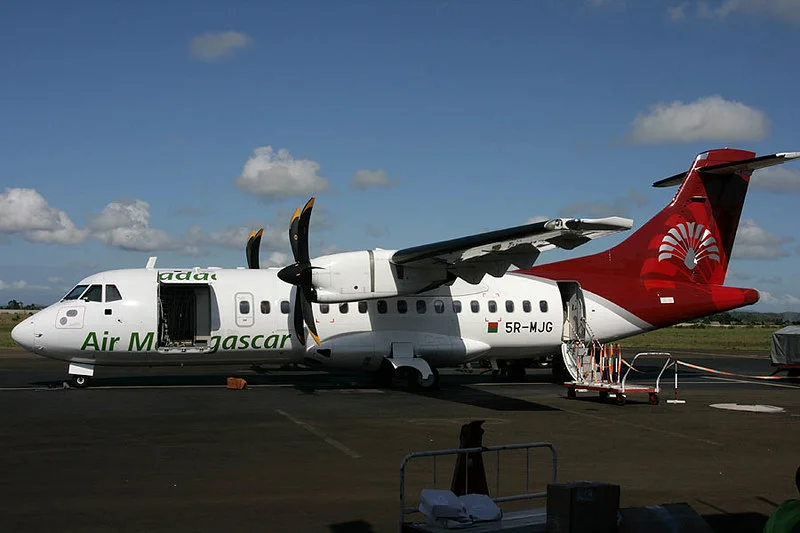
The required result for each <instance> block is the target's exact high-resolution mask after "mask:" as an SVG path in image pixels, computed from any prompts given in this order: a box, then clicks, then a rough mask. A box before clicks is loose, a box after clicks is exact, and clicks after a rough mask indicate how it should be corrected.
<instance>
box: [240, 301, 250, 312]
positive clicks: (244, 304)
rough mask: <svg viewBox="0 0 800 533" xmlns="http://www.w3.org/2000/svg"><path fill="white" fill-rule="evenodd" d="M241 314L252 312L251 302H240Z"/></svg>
mask: <svg viewBox="0 0 800 533" xmlns="http://www.w3.org/2000/svg"><path fill="white" fill-rule="evenodd" d="M239 314H241V315H249V314H250V302H248V301H247V300H242V301H241V302H239Z"/></svg>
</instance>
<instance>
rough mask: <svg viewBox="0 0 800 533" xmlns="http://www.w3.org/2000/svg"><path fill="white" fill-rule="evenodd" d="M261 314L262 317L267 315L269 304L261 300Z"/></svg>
mask: <svg viewBox="0 0 800 533" xmlns="http://www.w3.org/2000/svg"><path fill="white" fill-rule="evenodd" d="M261 314H262V315H268V314H269V302H268V301H266V300H261Z"/></svg>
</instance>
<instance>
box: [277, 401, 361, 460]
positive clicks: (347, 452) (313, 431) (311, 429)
mask: <svg viewBox="0 0 800 533" xmlns="http://www.w3.org/2000/svg"><path fill="white" fill-rule="evenodd" d="M275 412H276V413H278V414H279V415H281V416H282V417H284V418H286V419H287V420H289V421H291V422H294V423H295V424H297V425H298V426H300V427H301V428H303V429H305V430H306V431H308V432H309V433H311V434H312V435H314V436H315V437H319V438H320V439H322V440H324V441H325V442H327V443H328V444H330V445H331V446H333V447H334V448H336V449H337V450H339V451H340V452H342V453H344V454H345V455H349V456H350V457H352V458H353V459H360V458H361V455H359V453H358V452H355V451H353V450H351V449H350V448H348V447H347V446H345V445H344V444H342V443H341V442H339V441H338V440H336V439H334V438H333V437H330V436H328V435H326V434H325V433H324V432H322V431H320V430H318V429H317V428H315V427H314V426H311V425H309V424H307V423H305V422H303V421H302V420H298V419H297V418H295V417H293V416H292V415H290V414H289V413H287V412H286V411H284V410H282V409H275Z"/></svg>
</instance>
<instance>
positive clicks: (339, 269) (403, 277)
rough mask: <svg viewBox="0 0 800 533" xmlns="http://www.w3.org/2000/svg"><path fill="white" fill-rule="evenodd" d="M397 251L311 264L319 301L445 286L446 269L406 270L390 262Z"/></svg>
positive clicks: (351, 254)
mask: <svg viewBox="0 0 800 533" xmlns="http://www.w3.org/2000/svg"><path fill="white" fill-rule="evenodd" d="M392 254H394V250H363V251H359V252H343V253H338V254H331V255H325V256H322V257H318V258H316V259H313V260H312V261H311V265H312V266H313V267H314V269H313V270H312V274H311V280H312V284H313V286H314V289H315V290H316V294H317V298H316V300H317V301H318V302H324V303H338V302H355V301H359V300H371V299H375V298H390V297H392V296H402V295H404V294H415V293H418V292H420V291H424V290H429V289H432V288H435V287H438V286H439V285H441V284H443V283H444V282H445V281H446V280H447V272H446V271H445V269H444V268H442V269H432V268H407V267H404V266H399V265H395V264H394V263H392V262H391V261H390V259H391V257H392Z"/></svg>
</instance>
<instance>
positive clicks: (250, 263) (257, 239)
mask: <svg viewBox="0 0 800 533" xmlns="http://www.w3.org/2000/svg"><path fill="white" fill-rule="evenodd" d="M262 233H264V228H261V229H260V230H258V232H257V233H256V232H254V231H251V232H250V237H248V239H247V246H246V247H245V254H246V255H247V268H256V269H257V268H259V265H258V251H259V247H260V246H261V234H262Z"/></svg>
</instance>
